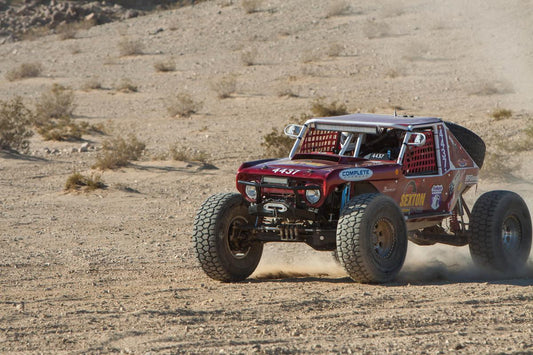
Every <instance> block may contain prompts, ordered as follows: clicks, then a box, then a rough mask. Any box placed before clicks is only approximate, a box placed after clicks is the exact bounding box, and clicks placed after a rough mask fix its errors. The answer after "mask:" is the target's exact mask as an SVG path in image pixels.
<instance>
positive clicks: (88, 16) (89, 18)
mask: <svg viewBox="0 0 533 355" xmlns="http://www.w3.org/2000/svg"><path fill="white" fill-rule="evenodd" d="M95 17H96V15H95V14H94V12H91V13H90V14H89V15H87V16H85V21H91V20H92V19H94V18H95Z"/></svg>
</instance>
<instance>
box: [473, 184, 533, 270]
mask: <svg viewBox="0 0 533 355" xmlns="http://www.w3.org/2000/svg"><path fill="white" fill-rule="evenodd" d="M470 232H471V233H470V234H471V236H470V241H469V247H470V254H471V255H472V259H473V260H474V262H475V263H476V264H477V265H479V266H481V267H484V268H488V269H490V270H496V271H500V272H505V273H507V272H510V273H518V272H520V270H521V269H523V267H524V265H525V264H526V262H527V259H528V257H529V252H530V250H531V216H530V214H529V210H528V208H527V205H526V203H525V202H524V200H523V199H522V198H521V197H520V196H519V195H517V194H516V193H514V192H511V191H490V192H487V193H484V194H483V195H481V196H480V197H479V199H478V200H477V201H476V203H475V204H474V208H473V210H472V220H471V222H470Z"/></svg>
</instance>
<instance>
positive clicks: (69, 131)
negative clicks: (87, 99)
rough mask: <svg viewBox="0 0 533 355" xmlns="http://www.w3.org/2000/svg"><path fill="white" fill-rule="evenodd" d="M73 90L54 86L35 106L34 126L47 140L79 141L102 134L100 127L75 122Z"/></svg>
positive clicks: (57, 85)
mask: <svg viewBox="0 0 533 355" xmlns="http://www.w3.org/2000/svg"><path fill="white" fill-rule="evenodd" d="M75 107H76V106H75V104H74V92H73V91H72V89H70V88H68V87H65V86H62V85H59V84H54V85H52V87H51V88H50V89H49V90H48V91H45V92H44V93H43V94H42V95H41V97H40V98H39V100H38V101H37V103H36V105H35V120H34V125H35V127H36V129H37V132H38V133H39V134H40V135H41V136H42V137H43V138H44V139H45V140H55V141H67V140H79V139H81V137H82V135H83V134H85V133H89V132H98V133H101V132H102V129H100V128H99V127H98V125H96V126H95V125H89V124H88V123H87V122H79V123H77V122H75V121H74V119H73V117H72V113H73V111H74V108H75Z"/></svg>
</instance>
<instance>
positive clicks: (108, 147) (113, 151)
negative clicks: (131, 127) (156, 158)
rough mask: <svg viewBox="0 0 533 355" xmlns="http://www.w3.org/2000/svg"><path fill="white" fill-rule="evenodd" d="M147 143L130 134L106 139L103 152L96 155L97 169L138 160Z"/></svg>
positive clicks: (116, 166)
mask: <svg viewBox="0 0 533 355" xmlns="http://www.w3.org/2000/svg"><path fill="white" fill-rule="evenodd" d="M145 148H146V145H145V144H144V143H143V142H141V141H139V140H138V139H137V137H135V136H134V135H133V134H130V135H129V136H128V138H127V139H124V138H122V137H115V138H113V139H108V140H106V141H104V143H103V146H102V150H101V152H100V153H99V154H98V155H97V157H96V163H95V164H94V165H93V168H95V169H101V170H106V169H117V168H120V167H123V166H127V165H128V164H129V163H130V161H133V160H138V159H139V158H140V157H141V155H142V154H143V152H144V149H145Z"/></svg>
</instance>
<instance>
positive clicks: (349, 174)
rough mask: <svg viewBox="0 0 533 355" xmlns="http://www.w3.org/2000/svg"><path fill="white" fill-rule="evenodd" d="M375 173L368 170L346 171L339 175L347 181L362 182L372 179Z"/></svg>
mask: <svg viewBox="0 0 533 355" xmlns="http://www.w3.org/2000/svg"><path fill="white" fill-rule="evenodd" d="M373 174H374V173H373V172H372V170H370V169H367V168H351V169H344V170H342V171H341V172H340V173H339V177H340V178H341V179H343V180H346V181H361V180H366V179H370V178H371V177H372V175H373Z"/></svg>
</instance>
